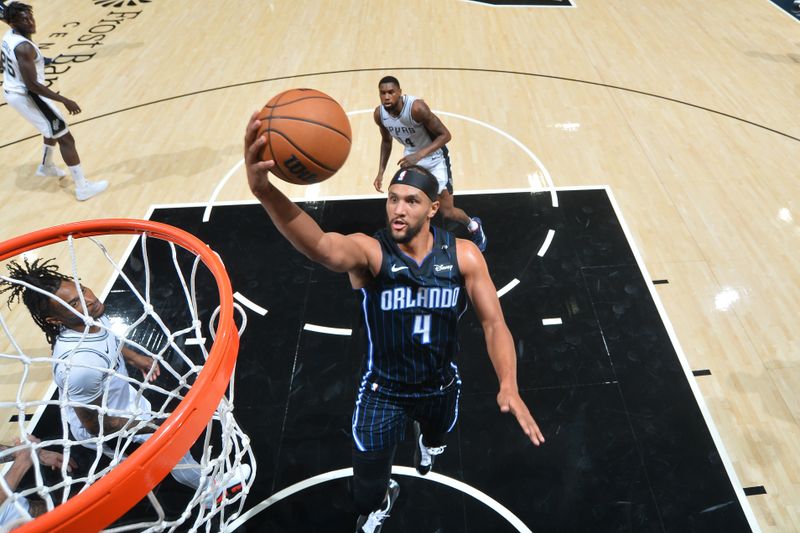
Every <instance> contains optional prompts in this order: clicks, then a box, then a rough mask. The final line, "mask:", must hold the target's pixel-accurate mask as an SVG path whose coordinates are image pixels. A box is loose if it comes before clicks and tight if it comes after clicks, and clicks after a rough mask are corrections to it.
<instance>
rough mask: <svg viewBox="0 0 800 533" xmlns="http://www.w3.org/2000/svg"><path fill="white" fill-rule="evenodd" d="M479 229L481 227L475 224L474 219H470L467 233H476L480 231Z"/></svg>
mask: <svg viewBox="0 0 800 533" xmlns="http://www.w3.org/2000/svg"><path fill="white" fill-rule="evenodd" d="M479 227H480V226H478V223H477V222H475V219H474V218H471V219H469V224H467V231H469V232H470V233H475V232H476V231H478V228H479Z"/></svg>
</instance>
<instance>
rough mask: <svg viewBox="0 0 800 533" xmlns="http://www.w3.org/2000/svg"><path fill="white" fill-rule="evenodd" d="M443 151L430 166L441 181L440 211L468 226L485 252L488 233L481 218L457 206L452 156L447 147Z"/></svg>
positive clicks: (431, 170) (474, 238)
mask: <svg viewBox="0 0 800 533" xmlns="http://www.w3.org/2000/svg"><path fill="white" fill-rule="evenodd" d="M442 151H443V152H444V157H443V158H442V159H441V160H440V161H439V162H438V163H437V164H436V165H433V166H432V167H430V168H428V171H430V173H431V174H433V175H434V177H435V178H436V181H438V182H439V212H440V213H441V214H442V217H443V218H445V219H447V220H455V221H456V222H458V223H459V224H463V225H464V226H466V227H467V231H469V234H470V239H471V240H472V241H473V242H474V243H475V244H476V245H477V246H478V248H480V250H481V251H482V252H483V251H484V250H486V233H484V231H483V224H482V223H481V219H479V218H477V217H475V218H470V216H469V215H467V214H466V213H465V212H464V210H463V209H460V208H458V207H456V206H455V201H454V199H453V173H452V171H451V169H450V156H449V155H448V153H447V147H445V148H443V149H442Z"/></svg>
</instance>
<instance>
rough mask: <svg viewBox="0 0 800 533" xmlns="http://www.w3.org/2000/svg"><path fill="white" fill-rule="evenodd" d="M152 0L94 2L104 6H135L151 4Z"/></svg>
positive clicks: (100, 0)
mask: <svg viewBox="0 0 800 533" xmlns="http://www.w3.org/2000/svg"><path fill="white" fill-rule="evenodd" d="M151 1H152V0H94V3H95V4H96V5H98V6H103V7H134V6H138V5H142V4H149V3H150V2H151Z"/></svg>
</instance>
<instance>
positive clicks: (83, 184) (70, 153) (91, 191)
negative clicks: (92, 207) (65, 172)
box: [56, 132, 108, 201]
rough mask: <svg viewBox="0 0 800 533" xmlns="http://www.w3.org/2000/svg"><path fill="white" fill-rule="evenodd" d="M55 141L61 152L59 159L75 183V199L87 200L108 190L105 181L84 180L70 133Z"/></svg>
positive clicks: (73, 139)
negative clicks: (64, 164) (67, 168)
mask: <svg viewBox="0 0 800 533" xmlns="http://www.w3.org/2000/svg"><path fill="white" fill-rule="evenodd" d="M56 141H57V142H58V147H59V149H60V150H61V157H62V158H63V159H64V162H65V163H66V164H67V166H68V167H69V172H70V174H72V180H73V181H74V182H75V197H76V198H77V199H78V200H81V201H82V200H88V199H89V198H91V197H92V196H95V195H98V194H100V193H101V192H103V191H104V190H106V189H107V188H108V182H107V181H106V180H100V181H89V180H88V179H86V176H85V175H84V174H83V167H82V166H81V158H80V157H79V156H78V149H77V147H76V146H75V137H73V136H72V133H70V132H66V133H65V134H64V135H61V136H59V137H57V138H56Z"/></svg>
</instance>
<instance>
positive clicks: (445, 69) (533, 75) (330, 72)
mask: <svg viewBox="0 0 800 533" xmlns="http://www.w3.org/2000/svg"><path fill="white" fill-rule="evenodd" d="M387 70H394V71H409V70H412V71H413V70H429V71H433V72H484V73H490V74H511V75H515V76H526V77H531V78H542V79H550V80H560V81H570V82H574V83H583V84H585V85H593V86H596V87H605V88H607V89H616V90H618V91H624V92H629V93H633V94H640V95H643V96H650V97H652V98H658V99H660V100H666V101H668V102H673V103H676V104H681V105H685V106H688V107H693V108H695V109H700V110H702V111H708V112H709V113H713V114H715V115H719V116H722V117H727V118H730V119H733V120H736V121H738V122H743V123H745V124H749V125H751V126H755V127H756V128H760V129H762V130H766V131H769V132H772V133H775V134H778V135H780V136H782V137H786V138H787V139H792V140H793V141H797V142H800V138H797V137H794V136H792V135H789V134H788V133H784V132H782V131H780V130H776V129H774V128H770V127H769V126H764V125H763V124H758V123H757V122H753V121H751V120H747V119H745V118H741V117H737V116H736V115H731V114H730V113H725V112H723V111H718V110H716V109H711V108H709V107H704V106H701V105H697V104H692V103H691V102H686V101H684V100H678V99H677V98H670V97H669V96H663V95H660V94H655V93H650V92H647V91H640V90H638V89H630V88H628V87H620V86H619V85H611V84H608V83H601V82H597V81H590V80H581V79H577V78H568V77H566V76H553V75H549V74H538V73H536V72H523V71H516V70H501V69H489V68H462V67H391V68H390V67H371V68H354V69H344V70H328V71H322V72H309V73H305V74H292V75H288V76H276V77H274V78H264V79H261V80H251V81H243V82H239V83H232V84H230V85H222V86H219V87H210V88H208V89H201V90H199V91H192V92H188V93H184V94H178V95H175V96H168V97H167V98H159V99H158V100H152V101H150V102H145V103H143V104H137V105H134V106H130V107H123V108H121V109H117V110H115V111H109V112H108V113H103V114H101V115H97V116H94V117H90V118H87V119H84V120H78V121H75V122H73V123H72V125H73V126H77V125H78V124H83V123H84V122H89V121H92V120H97V119H101V118H105V117H109V116H111V115H117V114H120V113H124V112H126V111H132V110H134V109H139V108H142V107H147V106H151V105H155V104H161V103H164V102H170V101H172V100H178V99H181V98H186V97H188V96H196V95H198V94H205V93H210V92H214V91H222V90H225V89H232V88H235V87H244V86H247V85H257V84H259V83H268V82H273V81H280V80H291V79H297V78H305V77H311V76H330V75H333V74H352V73H359V72H384V71H387ZM38 137H39V135H31V136H29V137H23V138H22V139H17V140H16V141H11V142H8V143H6V144H3V145H0V149H2V148H6V147H8V146H12V145H14V144H17V143H21V142H24V141H29V140H31V139H36V138H38Z"/></svg>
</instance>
